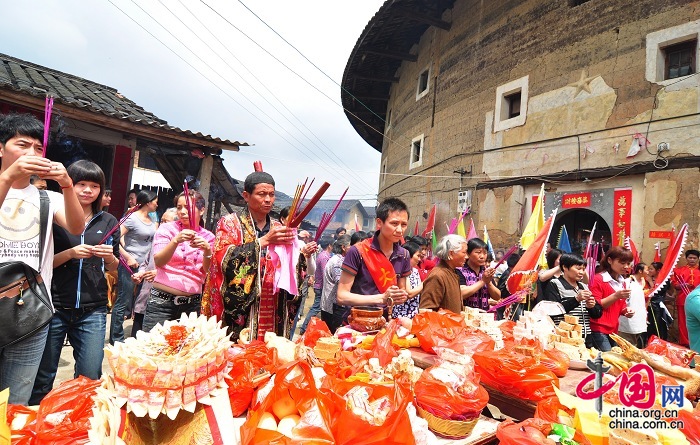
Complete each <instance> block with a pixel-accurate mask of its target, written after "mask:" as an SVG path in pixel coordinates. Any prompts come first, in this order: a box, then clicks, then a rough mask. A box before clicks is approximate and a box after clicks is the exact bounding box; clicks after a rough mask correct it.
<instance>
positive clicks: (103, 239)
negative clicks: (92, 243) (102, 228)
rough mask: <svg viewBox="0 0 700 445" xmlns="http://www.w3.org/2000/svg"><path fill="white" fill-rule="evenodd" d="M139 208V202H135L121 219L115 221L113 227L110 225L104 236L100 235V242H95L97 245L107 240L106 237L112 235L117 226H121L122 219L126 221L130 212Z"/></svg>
mask: <svg viewBox="0 0 700 445" xmlns="http://www.w3.org/2000/svg"><path fill="white" fill-rule="evenodd" d="M140 208H141V204H136V205H135V206H134V207H132V208H131V209H130V210H129V211H128V212H126V213H125V214H124V216H122V219H120V220H119V222H118V223H117V225H116V226H114V227H112V229H111V230H110V231H109V232H107V233H105V236H104V237H102V239H101V240H100V242H99V243H97V244H98V245H99V244H102V243H104V242H105V241H107V239H108V238H109V237H110V236H112V234H113V233H114V232H116V231H117V229H118V228H119V227H121V225H122V224H124V221H126V220H127V219H129V217H130V216H131V214H132V213H134V212H135V211H137V210H138V209H140Z"/></svg>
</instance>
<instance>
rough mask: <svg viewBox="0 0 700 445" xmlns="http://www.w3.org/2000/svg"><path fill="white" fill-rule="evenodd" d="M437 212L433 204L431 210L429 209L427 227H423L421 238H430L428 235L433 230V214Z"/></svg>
mask: <svg viewBox="0 0 700 445" xmlns="http://www.w3.org/2000/svg"><path fill="white" fill-rule="evenodd" d="M436 212H437V205H436V204H433V208H431V209H430V215H428V225H426V226H425V230H424V231H423V238H427V237H428V236H430V233H431V232H433V231H434V230H435V213H436Z"/></svg>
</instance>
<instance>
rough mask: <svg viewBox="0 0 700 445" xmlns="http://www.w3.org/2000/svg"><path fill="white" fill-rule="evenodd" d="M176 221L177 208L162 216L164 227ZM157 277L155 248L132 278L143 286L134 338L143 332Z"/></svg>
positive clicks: (136, 315) (133, 327) (135, 308)
mask: <svg viewBox="0 0 700 445" xmlns="http://www.w3.org/2000/svg"><path fill="white" fill-rule="evenodd" d="M176 220H177V209H176V208H175V207H170V208H169V209H167V210H166V211H165V212H163V215H161V217H160V224H161V226H162V225H163V224H165V223H169V222H173V221H176ZM155 277H156V263H155V261H154V260H153V248H151V250H150V252H149V253H148V257H147V258H146V261H144V262H143V264H141V266H139V271H138V272H136V273H135V274H134V275H133V276H132V277H131V280H132V281H133V282H134V283H136V284H140V285H141V289H140V290H139V293H138V295H136V301H135V302H134V324H133V325H131V336H132V337H136V333H137V332H138V331H142V330H143V318H144V317H145V316H146V304H147V303H148V297H149V296H150V295H151V288H152V287H153V280H154V279H155Z"/></svg>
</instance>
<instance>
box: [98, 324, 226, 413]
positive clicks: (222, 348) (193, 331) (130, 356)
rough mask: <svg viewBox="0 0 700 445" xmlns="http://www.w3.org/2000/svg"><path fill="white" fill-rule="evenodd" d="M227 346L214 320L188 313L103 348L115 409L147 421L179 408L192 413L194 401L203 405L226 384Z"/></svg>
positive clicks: (224, 337) (221, 329)
mask: <svg viewBox="0 0 700 445" xmlns="http://www.w3.org/2000/svg"><path fill="white" fill-rule="evenodd" d="M231 345H232V343H231V341H230V340H229V339H228V336H227V334H226V329H225V328H222V327H221V324H220V323H217V322H216V320H215V319H214V318H209V319H207V318H206V317H204V316H200V317H198V316H197V315H196V314H195V313H191V314H190V315H189V316H187V315H183V316H182V318H180V320H177V321H166V322H165V324H164V325H160V324H158V325H156V326H155V327H154V328H153V329H152V330H151V332H148V333H146V332H142V331H139V332H138V333H137V334H136V338H128V339H126V341H124V342H117V343H116V344H114V345H112V346H107V347H106V348H105V352H106V354H105V355H106V357H107V360H108V362H109V366H110V368H111V369H112V372H113V373H114V375H113V376H111V378H112V379H113V381H114V389H115V396H116V404H117V406H119V407H122V406H124V404H126V406H127V410H128V411H130V412H133V413H134V414H135V415H136V416H137V417H144V416H145V415H146V414H148V415H149V417H150V418H152V419H155V418H156V417H158V415H160V414H161V413H165V414H166V415H167V416H168V417H169V418H171V419H174V418H175V417H176V416H177V413H178V412H179V411H180V409H185V410H186V411H189V412H194V409H195V406H196V404H197V402H198V401H199V402H202V403H206V402H207V401H208V398H209V395H210V394H211V393H212V392H214V391H216V390H217V388H219V387H225V386H226V384H225V383H224V381H223V380H224V376H225V375H226V373H227V372H228V370H227V369H226V367H227V365H228V363H229V362H228V360H227V356H226V354H227V351H228V349H229V347H230V346H231Z"/></svg>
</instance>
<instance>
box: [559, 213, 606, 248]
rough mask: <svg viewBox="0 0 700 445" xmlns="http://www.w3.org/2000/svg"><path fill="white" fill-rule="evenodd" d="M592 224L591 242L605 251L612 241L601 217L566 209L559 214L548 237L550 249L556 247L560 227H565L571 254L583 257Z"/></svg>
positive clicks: (595, 214)
mask: <svg viewBox="0 0 700 445" xmlns="http://www.w3.org/2000/svg"><path fill="white" fill-rule="evenodd" d="M594 224H595V226H596V229H595V233H594V234H593V241H594V242H597V243H600V244H602V247H603V251H607V250H608V249H610V246H611V239H612V238H611V231H610V226H608V223H607V222H605V219H603V217H602V216H600V215H599V214H597V213H596V212H594V211H592V210H588V209H567V210H564V211H563V212H561V213H559V214H558V215H557V218H556V220H555V221H554V227H552V233H551V234H550V235H549V242H550V244H551V246H552V247H556V246H557V241H558V240H559V233H560V232H561V229H562V227H564V226H566V231H567V233H568V234H569V244H570V245H571V251H572V253H577V254H579V255H583V252H584V250H585V249H586V244H587V243H588V238H589V237H590V235H591V229H592V228H593V225H594Z"/></svg>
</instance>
